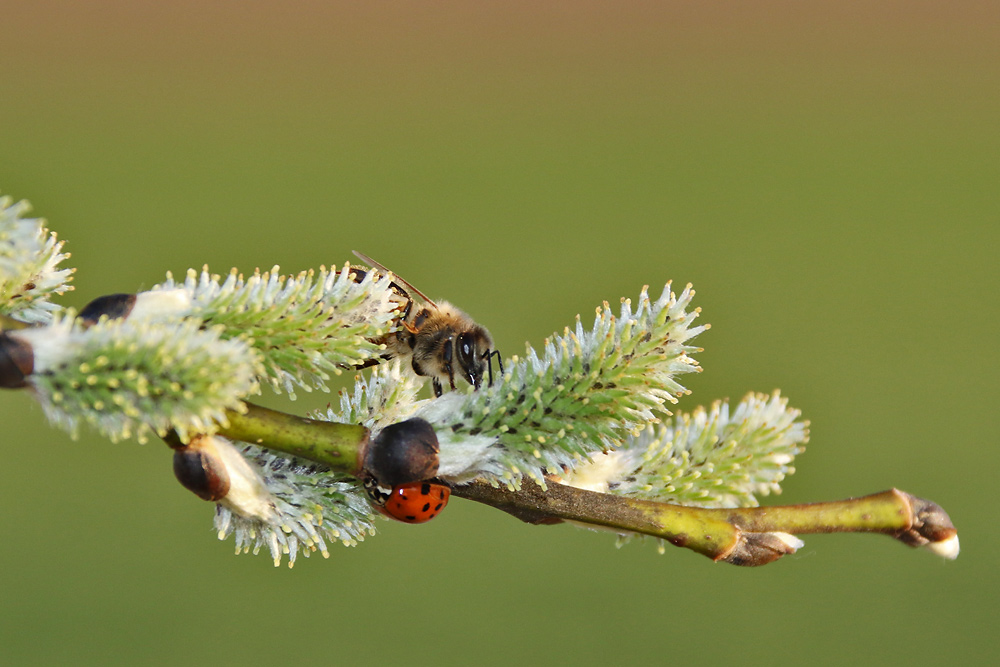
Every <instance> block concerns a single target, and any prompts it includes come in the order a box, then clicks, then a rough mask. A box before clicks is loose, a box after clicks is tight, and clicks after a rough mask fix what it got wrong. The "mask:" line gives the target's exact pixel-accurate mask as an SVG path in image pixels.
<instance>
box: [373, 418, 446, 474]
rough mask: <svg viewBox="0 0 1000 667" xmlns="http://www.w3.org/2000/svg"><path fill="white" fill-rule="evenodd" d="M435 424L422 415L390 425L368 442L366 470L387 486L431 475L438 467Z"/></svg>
mask: <svg viewBox="0 0 1000 667" xmlns="http://www.w3.org/2000/svg"><path fill="white" fill-rule="evenodd" d="M439 449H440V448H439V446H438V439H437V434H436V433H435V432H434V427H433V426H431V425H430V423H428V422H426V421H424V420H423V419H420V418H414V419H407V420H406V421H401V422H399V423H397V424H392V425H390V426H386V427H385V428H384V429H382V430H381V431H380V432H379V433H378V435H376V436H375V439H374V440H373V441H372V442H371V443H370V444H369V445H368V452H367V453H366V456H365V471H366V472H367V473H368V474H369V475H371V476H372V477H374V478H375V479H376V480H378V481H379V483H381V484H382V485H384V486H395V485H397V484H406V483H408V482H421V481H423V480H426V479H431V478H432V477H434V476H435V475H437V471H438V451H439Z"/></svg>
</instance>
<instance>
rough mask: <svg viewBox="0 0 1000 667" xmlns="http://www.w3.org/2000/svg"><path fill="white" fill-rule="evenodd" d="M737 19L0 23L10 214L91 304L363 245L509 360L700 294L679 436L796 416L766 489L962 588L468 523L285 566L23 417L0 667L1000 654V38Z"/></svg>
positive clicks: (811, 552) (30, 19)
mask: <svg viewBox="0 0 1000 667" xmlns="http://www.w3.org/2000/svg"><path fill="white" fill-rule="evenodd" d="M735 5H736V3H711V2H709V3H691V4H690V5H688V4H680V3H673V2H655V3H652V2H650V3H645V2H643V3H638V2H636V3H611V2H608V3H595V2H568V1H563V2H548V3H531V2H510V1H508V2H503V3H492V2H465V3H459V2H455V3H440V2H421V3H413V2H397V3H389V2H375V3H319V2H315V3H310V2H301V3H282V4H280V5H279V3H257V2H242V3H201V2H170V3H153V2H130V3H124V2H123V3H120V4H115V3H103V2H88V3H51V4H50V3H47V2H30V3H28V2H24V3H14V2H6V1H0V22H2V25H3V38H2V41H0V54H2V55H0V90H2V98H0V99H2V104H0V137H2V141H0V190H2V192H3V193H4V194H8V195H11V196H13V197H15V198H27V199H29V200H30V201H31V202H32V203H33V204H34V207H35V213H36V214H38V215H39V216H43V217H45V218H47V219H48V221H49V224H50V226H51V227H52V228H53V229H55V230H56V231H57V232H58V233H59V235H60V237H61V238H64V239H67V241H68V246H67V248H68V250H70V251H71V252H72V254H73V257H72V259H71V265H73V266H76V267H78V269H79V270H78V272H77V274H76V279H75V283H74V284H75V285H76V291H75V292H72V293H71V294H70V295H68V298H66V299H65V302H66V303H67V304H70V305H75V306H78V307H79V306H82V305H83V304H85V303H86V302H87V301H89V300H90V299H92V298H94V297H96V296H98V295H101V294H106V293H110V292H118V291H134V290H137V289H140V288H144V287H149V286H150V285H153V284H155V283H157V282H159V281H161V280H162V279H163V276H164V273H165V271H167V270H172V271H174V272H175V274H177V273H180V272H183V271H184V270H185V269H186V268H188V267H192V266H193V267H200V266H201V265H202V264H206V263H207V264H208V265H209V266H210V267H211V268H212V269H213V270H216V271H226V270H228V269H229V267H231V266H236V267H239V268H240V269H241V270H244V271H252V270H253V269H254V267H258V266H259V267H261V268H264V269H267V268H270V267H271V266H272V265H274V264H280V265H281V267H282V269H283V270H285V271H292V272H294V271H299V270H302V269H306V268H309V267H315V266H318V265H320V264H327V265H329V264H332V263H333V264H342V263H343V262H345V261H347V260H349V259H351V250H352V249H360V250H363V251H364V252H366V253H368V254H370V255H372V256H373V257H375V258H377V259H379V260H380V261H382V262H383V263H385V264H386V265H388V266H390V267H392V268H393V269H395V270H397V271H399V272H400V273H401V274H402V275H403V276H404V277H406V278H407V279H408V280H409V281H410V282H412V283H414V284H415V285H417V286H418V287H420V288H421V289H422V290H423V291H425V292H427V293H428V295H429V296H431V297H438V298H447V299H449V300H451V301H453V302H455V303H457V304H459V305H461V306H462V307H464V308H466V309H467V310H468V311H469V312H470V313H471V314H472V315H474V316H475V317H476V318H477V319H478V320H479V321H481V322H482V323H484V324H486V325H487V326H488V327H489V328H490V329H491V330H492V332H493V333H494V336H495V338H496V340H497V343H498V346H499V348H500V349H501V351H502V352H503V353H504V354H505V356H510V355H511V354H517V353H521V352H522V350H523V345H524V342H525V341H530V342H531V343H533V344H535V345H538V344H540V343H541V341H542V340H543V338H544V337H545V336H546V335H547V334H549V333H551V332H552V331H554V330H559V329H561V328H562V327H563V326H564V325H566V324H569V323H570V322H571V321H572V318H573V316H574V315H575V314H577V313H584V314H585V315H587V316H589V313H591V312H592V309H593V308H594V307H595V306H596V305H598V304H600V302H601V301H602V300H605V299H606V300H609V301H617V299H618V298H619V297H621V296H635V295H636V294H637V293H638V291H639V289H640V288H641V286H642V285H643V284H647V283H648V284H651V285H653V286H659V285H662V284H663V283H664V282H665V281H666V280H668V279H674V280H675V281H677V282H678V283H680V284H682V285H683V283H685V282H688V281H690V282H692V283H694V284H695V286H696V287H697V289H698V296H697V297H696V302H697V304H699V305H701V306H702V307H703V309H704V313H703V321H707V322H711V323H712V324H713V328H712V329H711V330H710V331H709V332H707V333H705V334H703V335H702V336H701V337H700V338H699V339H698V343H699V344H701V345H702V346H704V347H705V348H706V351H705V352H704V353H703V354H701V355H699V357H698V358H699V359H700V361H701V362H702V364H703V365H704V367H705V372H704V373H703V374H701V375H699V376H697V377H689V378H687V382H686V383H687V385H688V386H689V387H690V388H691V389H692V390H694V394H693V395H692V396H690V397H688V398H687V399H685V400H684V401H683V402H682V404H681V406H680V407H681V408H682V409H684V408H686V409H690V408H692V407H694V406H695V405H697V404H698V403H708V402H711V401H712V400H714V399H716V398H722V397H730V398H732V399H734V400H738V399H739V398H741V397H742V396H743V394H744V393H746V392H747V391H749V390H760V391H770V390H772V389H774V388H776V387H780V388H781V389H782V391H783V392H784V393H785V394H786V395H787V396H789V397H790V399H791V401H792V404H793V405H795V406H797V407H799V408H801V409H802V410H803V411H804V413H805V416H806V417H807V418H809V419H811V420H812V441H811V444H810V446H809V448H808V450H807V452H806V453H805V454H804V455H803V456H802V457H801V458H800V459H799V460H798V461H797V467H798V469H799V472H798V473H797V474H795V475H794V476H793V477H790V478H789V479H788V480H787V483H786V485H785V493H784V495H783V496H781V497H780V499H774V498H770V499H766V502H772V503H773V502H778V500H780V501H782V502H809V501H817V500H832V499H838V498H842V497H848V496H851V495H862V494H866V493H870V492H875V491H880V490H883V489H885V488H888V487H891V486H898V487H900V488H902V489H905V490H907V491H910V492H912V493H914V494H916V495H920V496H924V497H928V498H931V499H933V500H935V501H937V502H939V503H940V504H941V505H943V506H944V507H945V509H946V510H948V511H949V512H950V514H951V516H952V519H953V520H954V521H955V523H956V525H957V526H958V528H959V530H960V531H961V533H960V534H961V538H962V544H963V547H964V553H963V554H962V556H961V557H960V558H959V559H958V560H957V561H956V562H954V563H952V562H942V561H941V560H940V559H938V558H936V557H934V556H931V555H930V554H927V553H921V552H916V551H912V550H910V549H908V548H906V547H904V546H902V545H900V544H898V543H895V542H893V541H892V540H889V539H887V538H884V537H879V536H867V535H836V536H806V546H805V548H803V549H802V550H801V551H800V552H799V553H798V554H796V555H794V556H790V557H787V558H785V559H783V560H781V561H779V562H777V563H775V564H772V565H770V566H767V567H765V568H761V569H756V570H747V569H739V568H735V567H731V566H727V565H714V564H713V563H711V562H710V561H709V560H707V559H705V558H703V557H701V556H697V555H694V554H692V553H690V552H687V551H683V550H679V549H669V550H668V551H667V553H666V554H665V555H662V556H661V555H658V554H657V552H656V549H655V548H654V547H653V545H651V544H632V545H629V546H627V547H625V548H623V549H621V550H616V549H615V548H614V546H613V540H612V538H611V537H609V536H607V535H603V534H597V533H591V532H587V531H581V530H576V529H573V528H569V527H544V528H543V527H531V526H527V525H522V524H520V523H518V522H517V521H515V520H514V519H512V518H509V517H507V516H506V515H503V514H501V513H499V512H497V511H495V510H492V509H490V508H487V507H483V506H477V505H473V504H471V503H468V502H464V501H456V502H453V504H452V505H451V506H450V507H449V510H448V512H446V513H445V514H444V515H443V516H442V517H441V518H440V519H438V520H436V521H434V522H432V523H430V524H427V525H426V526H422V527H415V526H405V525H400V524H389V523H383V524H382V526H383V527H382V530H381V534H380V535H379V536H377V537H376V538H373V539H370V540H368V541H367V542H364V543H363V544H361V545H360V546H359V547H357V548H354V549H347V548H341V547H337V548H335V549H334V550H333V552H332V556H331V558H330V559H329V560H328V561H324V560H322V559H319V558H311V559H308V560H301V559H300V560H299V562H298V564H297V565H296V567H295V568H294V569H293V570H288V569H287V568H284V567H283V568H280V569H275V568H274V567H272V565H271V562H270V559H269V558H267V557H266V556H264V555H261V556H258V557H253V556H239V557H236V556H234V555H233V554H232V547H233V543H232V541H231V540H230V541H229V542H227V543H220V542H218V541H216V539H215V537H214V532H213V530H212V523H211V521H212V514H213V510H212V507H211V506H210V505H208V504H206V503H204V502H202V501H199V500H198V499H196V498H195V497H194V496H192V495H191V494H190V493H188V492H186V491H184V490H183V489H182V488H181V487H180V486H179V485H178V484H177V483H176V482H175V480H174V478H173V476H172V474H171V469H170V465H171V459H170V455H169V452H168V451H167V449H166V448H165V447H163V446H160V445H157V444H155V443H154V444H148V445H145V446H139V445H136V444H135V443H131V442H128V443H118V444H112V443H110V442H107V441H104V440H102V439H100V438H96V437H94V436H93V435H91V434H89V433H87V434H83V435H82V437H81V438H80V439H79V440H77V441H72V440H71V439H70V438H69V437H68V436H66V435H65V434H64V433H63V432H61V431H57V430H54V429H51V428H49V427H48V426H47V425H46V423H45V421H44V419H43V416H42V414H41V411H40V409H39V408H38V407H37V405H35V404H34V403H33V402H32V401H31V400H30V398H29V397H27V396H25V395H21V394H17V393H13V392H7V393H5V394H3V395H2V396H0V423H2V425H3V428H2V429H0V446H2V448H3V464H2V465H0V504H2V507H3V508H4V512H3V515H2V531H3V534H4V538H3V546H2V548H0V662H3V663H5V664H43V665H44V664H108V663H121V664H126V663H132V664H140V663H143V664H158V665H159V664H162V665H174V664H182V663H189V664H208V663H210V662H211V663H215V664H238V663H251V664H265V663H271V664H280V663H301V662H309V663H320V664H323V663H328V664H340V663H347V662H362V661H363V662H371V663H373V664H374V663H376V662H377V663H380V664H385V663H386V662H387V661H392V664H402V665H405V664H410V663H411V662H419V663H424V664H440V665H449V664H539V663H542V662H543V661H545V662H550V663H552V664H579V665H585V664H595V665H599V664H636V663H639V662H640V661H642V662H646V663H652V664H660V663H662V664H668V663H669V664H702V663H708V662H716V661H719V662H725V663H729V662H736V663H740V664H748V665H753V664H778V663H785V662H795V663H801V664H816V665H823V664H840V663H848V662H849V663H852V664H854V663H858V662H860V663H862V664H865V663H867V664H875V663H880V664H893V663H899V664H904V663H905V664H975V663H986V662H987V661H988V658H991V657H992V658H993V659H995V655H994V654H995V653H996V651H997V649H998V644H1000V640H998V634H1000V633H998V625H997V620H996V616H995V614H996V609H997V604H998V583H1000V576H998V574H997V568H996V564H997V560H998V559H997V550H998V547H1000V540H998V538H997V532H996V521H995V520H994V518H993V512H992V510H991V509H990V508H989V505H988V503H989V502H992V501H993V495H992V491H991V490H992V488H993V487H994V486H995V483H996V480H997V474H998V472H1000V465H998V464H1000V460H998V458H1000V457H998V437H997V431H996V427H995V422H996V417H995V409H996V405H997V400H998V398H1000V396H998V394H1000V392H998V383H997V370H998V363H997V361H998V353H997V347H998V346H997V329H998V326H1000V317H998V309H997V287H998V271H997V259H996V257H997V248H998V246H1000V203H998V196H997V191H998V188H997V186H998V184H1000V37H998V35H1000V10H998V9H997V5H996V4H995V3H986V2H983V3H972V2H969V3H944V2H937V3H922V2H895V3H862V2H836V3H833V2H830V3H826V2H814V3H800V2H765V3H752V6H748V5H747V4H743V3H741V4H740V6H735ZM328 400H331V397H329V396H326V395H322V396H311V395H310V396H304V397H301V398H300V400H299V401H298V402H297V403H296V404H292V405H290V406H289V405H287V404H286V403H283V402H281V401H280V400H279V401H269V404H272V405H278V406H285V407H288V408H289V409H293V410H297V411H302V412H304V411H306V410H309V409H312V408H315V407H319V406H321V405H324V404H325V403H326V402H327V401H328ZM333 400H335V398H334V399H333Z"/></svg>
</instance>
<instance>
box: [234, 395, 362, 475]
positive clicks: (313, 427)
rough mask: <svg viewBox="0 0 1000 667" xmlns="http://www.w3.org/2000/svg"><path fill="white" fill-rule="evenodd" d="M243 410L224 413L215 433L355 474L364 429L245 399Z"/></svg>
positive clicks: (356, 425)
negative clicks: (222, 424) (225, 420)
mask: <svg viewBox="0 0 1000 667" xmlns="http://www.w3.org/2000/svg"><path fill="white" fill-rule="evenodd" d="M246 407H247V411H246V412H245V413H242V414H241V413H239V412H236V411H233V410H230V411H229V412H228V413H227V418H228V420H229V425H228V426H226V427H225V428H220V429H219V431H218V433H219V435H222V436H225V437H227V438H230V439H233V440H240V441H243V442H249V443H252V444H255V445H260V446H262V447H267V448H268V449H274V450H277V451H280V452H285V453H286V454H292V455H294V456H300V457H302V458H304V459H309V460H310V461H316V462H317V463H323V464H325V465H327V466H329V467H330V468H331V469H333V470H336V471H338V472H343V473H347V474H349V475H357V474H358V473H359V472H360V471H361V467H362V462H363V461H364V451H365V447H366V446H367V444H368V429H366V428H365V427H364V426H361V425H358V424H337V423H333V422H325V421H317V420H315V419H307V418H305V417H297V416H295V415H290V414H287V413H284V412H278V411H277V410H271V409H269V408H264V407H261V406H259V405H254V404H252V403H246Z"/></svg>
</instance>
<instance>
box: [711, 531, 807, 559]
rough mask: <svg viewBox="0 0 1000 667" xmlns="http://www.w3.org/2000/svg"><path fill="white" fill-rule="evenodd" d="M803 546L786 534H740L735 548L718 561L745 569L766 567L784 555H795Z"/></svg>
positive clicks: (799, 541)
mask: <svg viewBox="0 0 1000 667" xmlns="http://www.w3.org/2000/svg"><path fill="white" fill-rule="evenodd" d="M804 544H805V543H804V542H803V541H802V540H800V539H799V538H797V537H795V536H794V535H789V534H788V533H742V534H741V535H740V536H739V541H738V542H737V544H736V546H735V547H733V549H732V550H731V551H730V552H729V553H728V554H726V555H725V556H723V557H722V558H720V559H719V560H721V561H722V562H724V563H729V564H730V565H742V566H745V567H756V566H758V565H767V564H768V563H770V562H773V561H776V560H778V559H779V558H781V557H782V556H784V555H786V554H793V553H795V552H796V551H797V550H798V549H800V548H802V546H803V545H804Z"/></svg>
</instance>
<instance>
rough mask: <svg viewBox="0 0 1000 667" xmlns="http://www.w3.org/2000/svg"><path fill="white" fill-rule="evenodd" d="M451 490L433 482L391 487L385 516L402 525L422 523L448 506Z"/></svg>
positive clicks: (384, 510)
mask: <svg viewBox="0 0 1000 667" xmlns="http://www.w3.org/2000/svg"><path fill="white" fill-rule="evenodd" d="M450 496H451V489H449V488H448V487H447V486H445V485H444V484H436V483H434V482H410V483H408V484H397V485H396V486H394V487H392V491H391V492H390V493H389V497H388V498H387V499H386V501H385V504H384V505H382V506H381V509H382V511H383V513H385V514H386V515H387V516H390V517H392V518H393V519H396V520H397V521H402V522H403V523H424V522H426V521H430V520H431V519H433V518H434V517H436V516H437V515H438V512H440V511H441V510H443V509H444V507H445V505H447V504H448V498H449V497H450Z"/></svg>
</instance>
